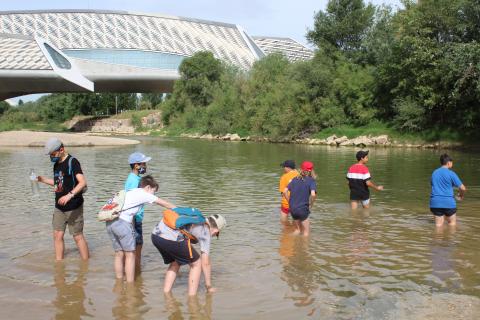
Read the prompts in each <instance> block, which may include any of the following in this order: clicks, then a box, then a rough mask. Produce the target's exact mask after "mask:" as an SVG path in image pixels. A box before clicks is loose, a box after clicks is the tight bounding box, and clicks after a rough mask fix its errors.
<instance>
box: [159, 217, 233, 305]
mask: <svg viewBox="0 0 480 320" xmlns="http://www.w3.org/2000/svg"><path fill="white" fill-rule="evenodd" d="M226 225H227V221H226V220H225V218H224V217H223V216H222V215H220V214H214V215H211V216H209V217H208V218H207V219H206V222H205V223H200V224H192V225H191V226H190V227H189V228H188V229H187V231H188V232H190V233H191V234H192V235H193V236H195V237H196V238H197V240H198V243H199V245H200V253H201V254H200V255H199V254H198V252H197V251H196V250H195V249H194V248H192V249H191V252H190V251H189V248H188V241H187V240H186V239H185V238H184V236H183V235H182V234H181V233H180V231H179V230H174V229H172V228H170V227H168V226H167V225H166V224H165V223H164V222H163V220H161V221H160V222H159V223H158V224H157V225H156V226H155V228H154V229H153V231H152V243H153V245H154V246H155V247H156V248H157V249H158V251H159V252H160V254H161V255H162V257H163V262H164V263H165V264H168V265H169V266H168V269H167V271H166V274H165V282H164V286H163V291H164V293H169V292H171V290H172V287H173V284H174V283H175V279H176V278H177V274H178V271H179V270H180V267H181V266H182V265H186V264H188V265H189V266H190V273H189V277H188V295H189V296H194V295H196V294H197V290H198V286H199V283H200V276H201V273H203V276H204V278H205V289H206V290H207V292H208V293H213V292H215V291H216V289H215V288H214V287H212V278H211V272H212V267H211V263H210V256H209V255H210V243H211V239H212V237H213V236H217V238H218V236H219V235H220V230H222V229H223V228H224V227H225V226H226Z"/></svg>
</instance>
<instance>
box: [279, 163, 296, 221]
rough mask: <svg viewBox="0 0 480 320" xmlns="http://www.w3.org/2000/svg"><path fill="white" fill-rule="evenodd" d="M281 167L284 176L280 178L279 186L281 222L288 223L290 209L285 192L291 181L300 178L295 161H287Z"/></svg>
mask: <svg viewBox="0 0 480 320" xmlns="http://www.w3.org/2000/svg"><path fill="white" fill-rule="evenodd" d="M280 166H281V167H283V175H282V177H281V178H280V183H279V185H278V191H280V194H281V196H282V201H281V205H280V221H281V222H286V221H287V220H288V214H289V213H290V207H289V205H288V200H287V198H285V196H284V195H283V191H285V188H286V187H287V186H288V184H289V183H290V181H292V179H293V178H295V177H296V176H298V171H297V170H295V161H293V160H285V161H284V162H282V163H281V164H280Z"/></svg>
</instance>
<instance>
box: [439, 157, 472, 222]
mask: <svg viewBox="0 0 480 320" xmlns="http://www.w3.org/2000/svg"><path fill="white" fill-rule="evenodd" d="M440 164H441V165H442V166H441V167H440V168H438V169H436V170H435V171H433V173H432V179H431V185H432V193H431V194H430V211H431V212H432V213H433V215H434V216H435V226H437V227H442V226H443V224H444V222H445V217H446V219H447V222H448V225H450V226H455V225H456V223H457V215H456V212H457V204H456V202H455V197H454V190H453V188H454V187H456V188H458V196H457V199H458V200H459V201H461V200H463V197H464V196H465V192H466V191H467V188H466V187H465V185H464V184H463V183H462V181H461V180H460V178H459V177H458V176H457V174H456V173H455V172H453V170H451V169H452V167H453V159H452V158H450V156H449V155H448V154H442V155H441V156H440Z"/></svg>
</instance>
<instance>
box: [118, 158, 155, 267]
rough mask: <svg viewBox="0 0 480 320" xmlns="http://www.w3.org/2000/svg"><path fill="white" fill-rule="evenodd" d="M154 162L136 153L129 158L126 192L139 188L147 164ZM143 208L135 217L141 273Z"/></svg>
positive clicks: (136, 255)
mask: <svg viewBox="0 0 480 320" xmlns="http://www.w3.org/2000/svg"><path fill="white" fill-rule="evenodd" d="M150 160H152V158H151V157H147V156H146V155H144V154H143V153H140V152H134V153H132V154H131V155H130V156H129V157H128V163H129V164H130V168H131V170H132V171H131V172H130V174H129V175H128V177H127V181H125V191H129V190H132V189H135V188H138V186H139V184H140V179H141V178H140V175H142V174H145V173H146V172H147V162H148V161H150ZM143 213H144V211H143V207H142V208H141V209H140V210H139V211H138V212H137V214H136V215H135V219H134V220H133V225H134V227H135V243H136V247H135V270H137V272H140V270H141V269H140V266H141V258H142V246H143V231H142V221H143Z"/></svg>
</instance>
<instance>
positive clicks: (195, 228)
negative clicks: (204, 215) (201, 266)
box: [188, 223, 212, 254]
mask: <svg viewBox="0 0 480 320" xmlns="http://www.w3.org/2000/svg"><path fill="white" fill-rule="evenodd" d="M188 231H189V232H190V233H191V234H193V235H194V236H195V237H196V238H197V239H198V243H199V244H200V251H202V252H203V253H206V254H210V241H211V240H212V236H211V235H210V228H209V227H208V226H207V225H206V224H205V223H202V224H193V225H192V226H191V227H190V228H189V229H188Z"/></svg>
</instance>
